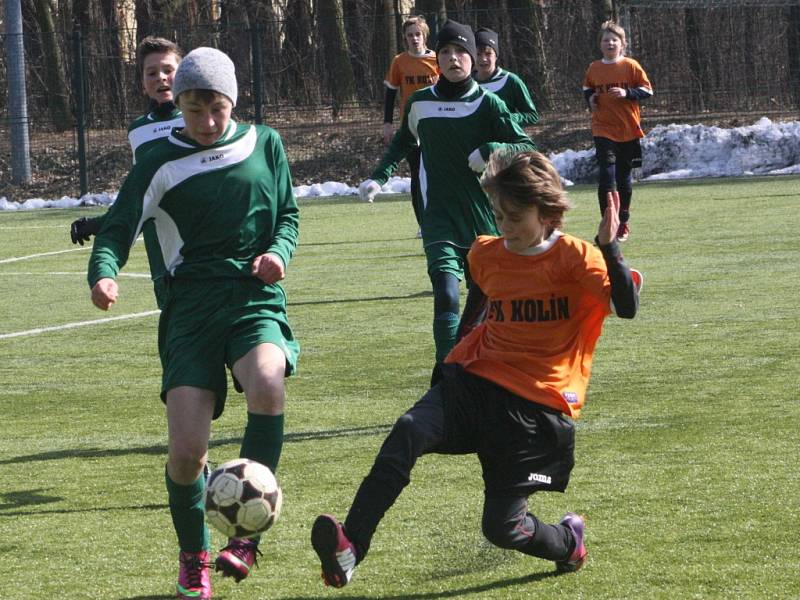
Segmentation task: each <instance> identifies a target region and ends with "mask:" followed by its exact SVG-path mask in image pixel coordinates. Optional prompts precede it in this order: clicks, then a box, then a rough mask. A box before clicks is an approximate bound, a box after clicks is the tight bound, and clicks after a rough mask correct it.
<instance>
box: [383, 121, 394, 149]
mask: <svg viewBox="0 0 800 600" xmlns="http://www.w3.org/2000/svg"><path fill="white" fill-rule="evenodd" d="M393 136H394V127H393V126H392V124H391V123H384V124H383V143H384V144H386V145H387V146H388V145H389V142H391V141H392V137H393Z"/></svg>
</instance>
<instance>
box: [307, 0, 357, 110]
mask: <svg viewBox="0 0 800 600" xmlns="http://www.w3.org/2000/svg"><path fill="white" fill-rule="evenodd" d="M317 11H318V12H317V15H318V18H317V24H318V27H319V34H320V38H319V39H320V43H321V51H322V58H323V62H324V64H325V76H326V82H327V87H328V91H329V92H330V95H331V103H332V108H333V115H334V117H338V115H339V108H340V107H341V106H342V104H344V103H346V102H350V101H353V100H355V97H356V86H355V77H354V75H353V67H352V65H351V64H350V57H349V52H348V44H347V37H346V35H345V31H344V19H343V12H342V4H341V0H318V2H317Z"/></svg>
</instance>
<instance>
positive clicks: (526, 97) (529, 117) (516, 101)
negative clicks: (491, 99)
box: [478, 67, 539, 127]
mask: <svg viewBox="0 0 800 600" xmlns="http://www.w3.org/2000/svg"><path fill="white" fill-rule="evenodd" d="M478 83H479V84H480V86H481V87H482V88H483V89H485V90H486V91H488V92H492V93H494V94H497V95H498V96H500V98H501V99H502V100H503V102H505V103H506V106H508V110H510V111H511V116H512V117H513V119H514V121H515V122H516V123H517V124H519V126H520V127H527V126H528V125H533V124H535V123H538V122H539V112H538V111H537V110H536V106H535V105H534V103H533V99H532V98H531V94H530V92H528V87H527V86H526V85H525V84H524V83H523V82H522V79H520V78H519V77H518V76H517V75H516V74H514V73H512V72H511V71H506V70H505V69H501V68H500V67H498V68H497V69H496V70H495V72H494V74H493V75H492V76H491V77H490V78H489V79H487V80H486V81H480V82H478Z"/></svg>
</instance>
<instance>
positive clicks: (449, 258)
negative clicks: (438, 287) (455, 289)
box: [425, 242, 469, 281]
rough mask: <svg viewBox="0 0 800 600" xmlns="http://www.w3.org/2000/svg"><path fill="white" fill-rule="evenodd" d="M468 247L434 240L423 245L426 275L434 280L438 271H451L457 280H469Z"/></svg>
mask: <svg viewBox="0 0 800 600" xmlns="http://www.w3.org/2000/svg"><path fill="white" fill-rule="evenodd" d="M468 252H469V248H459V247H458V246H454V245H453V244H450V243H448V242H434V243H432V244H428V245H427V246H425V258H426V259H427V261H428V277H430V278H431V281H433V280H434V278H435V277H436V275H437V274H438V273H452V274H453V275H455V276H456V277H457V278H458V280H459V281H461V280H462V279H464V278H466V279H467V281H469V265H468V264H467V253H468Z"/></svg>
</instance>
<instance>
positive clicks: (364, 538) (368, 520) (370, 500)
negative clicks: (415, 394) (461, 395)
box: [311, 385, 445, 587]
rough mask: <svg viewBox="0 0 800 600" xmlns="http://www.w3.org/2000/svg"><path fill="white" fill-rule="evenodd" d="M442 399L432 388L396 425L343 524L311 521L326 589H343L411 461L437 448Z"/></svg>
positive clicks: (441, 427)
mask: <svg viewBox="0 0 800 600" xmlns="http://www.w3.org/2000/svg"><path fill="white" fill-rule="evenodd" d="M442 394H443V390H442V386H441V385H439V386H435V387H434V388H432V389H431V390H429V391H428V393H427V394H425V395H424V396H423V397H422V398H421V399H420V400H419V401H418V402H417V403H416V404H415V405H414V406H413V407H411V408H410V409H409V410H408V411H407V412H406V413H405V414H404V415H403V416H401V417H400V418H399V419H397V421H396V422H395V424H394V427H393V428H392V431H391V432H390V433H389V435H388V436H387V437H386V439H385V440H384V442H383V445H382V446H381V449H380V451H379V452H378V455H377V457H376V458H375V462H374V463H373V465H372V469H371V470H370V472H369V474H368V475H367V476H366V477H365V478H364V480H363V481H362V483H361V485H360V487H359V488H358V491H357V492H356V495H355V498H354V499H353V503H352V505H351V507H350V511H349V512H348V514H347V518H346V519H345V521H344V524H341V523H339V521H337V520H336V519H335V518H334V517H333V516H331V515H320V516H319V517H317V520H316V521H315V522H314V526H313V527H312V531H311V543H312V545H313V546H314V550H315V551H316V552H317V555H318V556H319V558H320V562H321V563H322V576H323V579H324V580H325V583H326V585H331V586H334V587H343V586H345V585H347V583H348V582H349V581H350V579H351V578H352V575H353V569H354V568H355V566H356V565H357V564H359V563H360V562H361V561H362V560H364V557H365V556H366V555H367V552H368V551H369V547H370V544H371V542H372V537H373V535H374V534H375V530H376V529H377V527H378V524H379V523H380V521H381V519H383V516H384V514H386V511H387V510H389V508H391V506H392V505H393V504H394V503H395V501H396V500H397V498H398V496H399V495H400V493H401V492H402V491H403V489H404V488H405V487H406V486H407V485H408V483H409V481H410V475H411V470H412V469H413V467H414V465H415V463H416V461H417V459H418V458H419V457H420V456H422V455H423V454H425V453H427V452H431V451H435V449H437V447H438V446H439V444H440V443H441V442H442V439H443V435H444V419H445V416H444V404H443V403H444V400H443V395H442Z"/></svg>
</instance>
